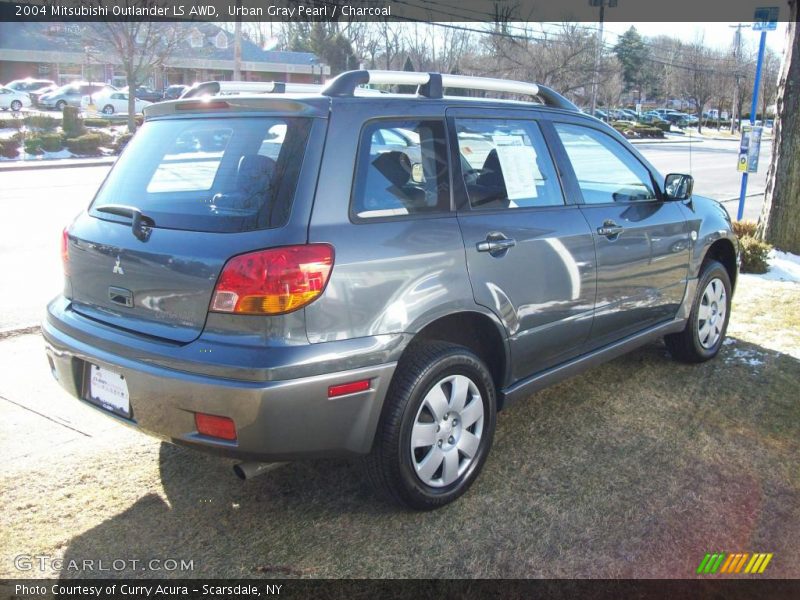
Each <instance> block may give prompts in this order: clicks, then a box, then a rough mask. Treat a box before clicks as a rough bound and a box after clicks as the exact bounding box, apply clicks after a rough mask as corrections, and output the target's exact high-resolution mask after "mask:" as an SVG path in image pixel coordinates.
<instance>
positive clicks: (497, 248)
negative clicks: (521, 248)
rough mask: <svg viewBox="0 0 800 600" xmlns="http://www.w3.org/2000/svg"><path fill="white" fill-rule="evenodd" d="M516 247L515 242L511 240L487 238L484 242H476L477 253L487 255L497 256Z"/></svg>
mask: <svg viewBox="0 0 800 600" xmlns="http://www.w3.org/2000/svg"><path fill="white" fill-rule="evenodd" d="M516 245H517V241H516V240H513V239H511V238H507V237H502V238H496V237H487V238H486V240H485V241H483V242H478V243H477V245H476V247H477V249H478V252H488V253H489V254H499V253H500V252H505V251H506V250H508V249H509V248H513V247H514V246H516Z"/></svg>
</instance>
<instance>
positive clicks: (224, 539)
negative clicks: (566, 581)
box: [65, 340, 800, 578]
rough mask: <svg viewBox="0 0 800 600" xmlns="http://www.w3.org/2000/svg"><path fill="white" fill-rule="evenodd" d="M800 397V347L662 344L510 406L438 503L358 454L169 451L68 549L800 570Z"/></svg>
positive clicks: (317, 559)
mask: <svg viewBox="0 0 800 600" xmlns="http://www.w3.org/2000/svg"><path fill="white" fill-rule="evenodd" d="M799 395H800V361H798V360H797V359H795V358H792V357H791V356H788V355H785V354H780V353H776V352H773V351H770V350H767V349H765V348H762V347H760V346H757V345H754V344H750V343H746V342H743V341H740V340H732V341H731V343H729V344H727V345H726V346H725V347H724V348H723V350H722V352H721V355H720V356H719V357H718V358H717V359H716V360H714V361H711V362H708V363H704V364H701V365H683V364H679V363H675V362H673V361H671V360H670V359H669V358H668V353H667V351H666V349H665V347H664V346H663V344H652V345H649V346H646V347H644V348H641V349H639V350H638V351H636V352H635V353H633V354H630V355H628V356H625V357H622V358H619V359H617V360H615V361H612V362H610V363H608V364H606V365H603V366H601V367H597V368H595V369H592V370H590V371H587V372H586V373H584V374H583V375H581V376H579V377H575V378H573V379H570V380H568V381H565V382H563V383H561V384H559V385H556V386H553V387H552V388H549V389H548V390H545V391H543V392H541V393H539V394H537V395H536V396H535V397H533V398H531V399H528V400H526V401H523V402H520V403H517V404H515V405H513V406H511V407H509V408H508V409H507V410H505V411H503V412H502V413H501V414H500V415H499V418H498V428H497V434H496V438H495V445H494V448H493V450H492V454H491V456H490V458H489V461H488V462H487V464H486V467H485V468H484V471H483V473H482V474H481V477H480V478H479V479H478V481H477V482H476V484H475V485H474V486H473V488H472V489H471V490H470V491H469V492H468V493H467V494H466V495H465V496H464V497H462V498H461V499H460V500H459V501H458V502H456V503H455V504H452V505H450V506H447V507H445V508H443V509H440V510H438V511H434V512H428V513H415V512H410V511H405V510H402V509H399V508H397V507H395V506H393V505H390V504H387V503H386V502H384V501H383V500H382V499H381V498H380V497H379V496H378V495H376V494H375V493H374V492H373V491H372V490H371V489H370V488H369V486H368V485H367V483H366V481H365V474H364V472H363V470H362V468H361V466H360V465H359V464H358V462H357V461H315V462H307V463H291V464H286V465H283V466H281V467H279V468H276V469H275V470H273V471H271V472H269V473H267V474H265V475H263V476H261V477H258V478H256V479H253V480H250V481H247V482H241V481H239V480H237V479H236V478H234V476H233V474H232V473H231V463H230V461H222V460H219V459H217V458H214V457H209V456H205V455H203V454H200V453H196V452H192V451H189V450H186V449H183V448H179V447H175V446H171V445H168V444H164V445H162V447H161V451H160V457H159V465H158V468H159V472H160V479H161V488H160V489H150V490H142V496H141V497H140V498H139V500H138V501H137V502H135V503H134V504H133V505H132V506H130V507H129V508H128V509H127V510H124V511H123V512H121V513H119V514H117V515H116V516H115V517H113V518H111V519H109V520H107V521H105V522H104V523H102V524H100V525H98V526H97V527H95V528H93V529H91V530H89V531H87V532H85V533H83V534H81V535H79V536H77V537H75V538H73V539H72V540H71V542H70V544H69V547H68V549H67V551H66V554H65V558H66V559H68V560H69V559H75V560H83V559H92V558H94V559H97V558H100V557H102V558H105V559H106V560H112V559H115V558H122V559H128V560H130V559H137V560H140V561H147V560H149V559H160V560H162V561H163V560H164V559H175V560H178V561H180V560H181V559H183V560H191V561H193V569H192V570H191V571H179V570H178V571H171V572H165V571H163V570H162V571H147V570H144V571H142V570H141V567H142V566H143V565H142V563H139V565H138V567H139V568H137V569H127V570H125V571H123V572H121V573H115V575H117V574H119V575H128V576H152V577H162V576H176V577H181V576H192V575H193V576H199V577H262V576H266V577H286V576H288V577H296V576H297V577H422V576H424V577H495V578H496V577H672V578H685V577H690V576H693V575H694V573H695V569H696V568H697V565H698V564H699V562H700V560H701V559H702V558H703V555H704V554H705V553H706V552H718V551H725V552H734V551H735V552H772V553H774V558H773V561H772V563H771V564H770V567H769V570H768V572H767V573H766V575H770V576H773V577H778V576H781V577H798V576H800V567H798V565H800V549H799V548H798V545H797V543H796V540H797V539H800V470H798V468H797V465H798V459H800V442H798V440H800V403H799V402H798V400H797V398H798V396H799ZM121 476H122V477H124V474H122V475H121ZM145 566H146V565H145ZM68 575H69V576H89V575H90V574H89V573H86V572H73V573H69V574H68Z"/></svg>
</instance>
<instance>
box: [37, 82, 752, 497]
mask: <svg viewBox="0 0 800 600" xmlns="http://www.w3.org/2000/svg"><path fill="white" fill-rule="evenodd" d="M364 84H402V85H416V86H418V87H417V93H416V94H415V95H408V94H388V93H381V92H378V91H377V90H374V89H372V90H367V89H364V88H363V85H364ZM237 86H238V87H237ZM305 87H308V86H305ZM448 87H449V88H460V89H474V90H481V91H484V92H486V91H488V92H490V93H491V94H493V95H498V94H499V93H502V92H508V93H512V94H515V95H516V97H518V98H520V97H522V98H525V97H528V96H530V97H536V98H538V99H539V100H540V102H533V101H520V100H516V101H511V100H499V99H494V98H466V97H450V96H445V95H443V93H442V90H443V88H448ZM237 92H238V93H237ZM242 92H244V93H242ZM62 254H63V263H64V271H65V285H64V292H63V294H62V295H60V296H58V297H57V298H56V299H54V300H53V301H52V302H51V303H50V305H49V307H48V314H47V318H46V321H45V323H44V325H43V334H44V338H45V340H46V347H47V354H48V357H49V361H50V366H51V368H52V371H53V374H54V375H55V377H56V378H57V379H58V381H59V382H60V384H61V385H62V386H63V387H64V388H65V389H66V390H68V391H69V392H70V393H71V394H73V395H74V396H76V397H77V398H79V399H81V400H82V401H84V402H86V403H89V404H91V405H93V406H95V407H97V408H98V409H100V410H102V411H105V412H106V413H107V414H109V415H113V416H114V417H116V418H117V419H119V420H121V421H123V422H125V423H127V424H129V425H132V426H135V427H137V428H141V429H142V430H143V431H146V432H149V433H151V434H154V435H156V436H160V437H162V438H164V439H166V440H170V441H172V442H174V443H178V444H183V445H186V446H191V447H195V448H198V449H203V450H208V451H213V452H216V453H219V454H221V455H225V456H228V457H233V458H238V459H241V460H242V461H244V462H243V463H242V464H239V465H237V469H238V472H239V474H240V476H247V474H248V473H252V472H253V471H254V470H255V469H256V468H257V466H256V465H258V464H260V463H263V462H269V461H283V460H291V459H300V458H304V457H319V456H348V455H367V457H366V462H367V464H368V469H367V470H368V472H369V473H370V475H371V478H372V479H374V480H375V482H376V483H377V484H379V486H381V487H382V488H384V489H385V490H386V491H388V492H389V494H390V495H391V496H392V497H393V498H394V499H396V500H397V501H399V502H401V503H404V504H406V505H408V506H411V507H414V508H417V509H427V508H435V507H438V506H441V505H443V504H446V503H447V502H450V501H452V500H454V499H455V498H457V497H458V496H460V495H461V494H462V493H464V492H465V490H466V489H467V488H468V487H469V485H470V484H471V483H472V482H473V481H474V480H475V478H476V477H477V475H478V472H479V471H480V469H481V467H482V466H483V464H484V462H485V461H486V457H487V454H488V452H489V448H490V446H491V444H492V437H493V434H494V429H495V420H496V419H495V417H496V413H497V411H498V410H500V409H502V408H503V407H504V406H507V405H508V404H509V403H510V402H512V401H513V400H516V399H520V398H524V397H526V396H529V395H530V394H531V393H532V392H533V391H535V390H537V389H540V388H541V387H543V386H545V385H548V384H550V383H552V382H554V381H557V380H559V379H561V378H563V377H566V376H569V375H571V374H574V373H577V372H579V371H581V370H583V369H586V368H587V367H590V366H593V365H597V364H598V363H600V362H601V361H606V360H608V359H611V358H613V357H615V356H618V355H620V354H622V353H624V352H627V351H629V350H631V349H633V348H636V347H637V346H640V345H642V344H645V343H648V342H651V341H653V340H655V339H657V338H661V337H663V338H664V339H665V340H666V344H667V347H668V348H669V350H670V352H671V353H672V355H673V356H675V357H676V358H678V359H680V360H684V361H689V362H699V361H704V360H708V359H710V358H712V357H714V356H715V355H716V354H717V352H718V351H719V349H720V347H721V345H722V342H723V338H724V336H725V329H726V326H727V323H728V317H729V314H730V304H731V294H732V291H733V286H734V283H735V281H736V276H737V264H738V242H737V240H736V237H735V236H734V235H733V233H732V232H731V226H730V220H729V218H728V216H727V213H726V212H725V210H724V209H723V208H722V207H721V206H720V205H719V204H718V203H716V202H714V201H711V200H708V199H706V198H700V197H697V196H693V195H692V179H691V177H690V176H688V175H680V174H672V175H668V176H667V177H666V179H665V180H664V181H663V183H662V179H661V176H660V175H659V174H658V172H657V171H656V170H655V169H654V168H653V167H652V166H651V165H650V164H649V163H648V162H647V161H646V160H645V159H644V158H643V157H642V156H641V155H640V154H639V153H638V152H637V151H636V150H635V149H634V148H633V147H632V146H631V145H630V144H629V143H628V142H627V141H626V140H625V139H624V138H623V137H622V136H620V135H619V134H618V133H616V132H614V131H613V130H612V129H611V128H609V127H608V126H607V125H605V124H603V123H601V122H600V121H598V120H597V119H594V118H592V117H589V116H587V115H584V114H581V113H580V112H579V111H578V110H577V109H576V107H575V106H574V105H573V104H572V103H570V102H569V101H568V100H566V99H565V98H563V97H562V96H560V95H559V94H557V93H555V92H553V91H552V90H550V89H548V88H546V87H543V86H537V85H536V84H531V83H521V82H514V81H502V80H495V79H483V78H476V77H466V76H453V75H443V74H442V75H440V74H437V73H409V72H390V71H352V72H347V73H344V74H342V75H340V76H339V77H337V78H335V79H333V80H332V81H331V82H329V84H328V85H327V86H326V87H324V88H321V87H320V88H318V89H305V88H303V89H300V91H299V92H297V91H296V90H292V89H291V85H289V84H273V83H267V84H263V83H262V84H247V83H241V84H224V83H223V84H220V83H218V82H208V83H205V84H201V85H199V86H198V87H196V88H194V89H192V90H190V91H189V92H187V94H185V96H184V97H183V98H181V99H179V100H175V101H171V102H164V103H160V104H155V105H153V106H150V107H148V108H147V109H146V122H145V124H144V126H143V127H142V129H141V130H140V131H139V132H138V133H137V134H136V136H135V137H134V138H133V140H132V141H131V143H130V144H129V146H128V148H127V149H126V150H125V151H124V153H123V154H122V156H121V157H120V158H119V160H118V162H117V164H116V165H115V166H114V167H113V169H112V170H111V172H110V174H109V176H108V178H107V179H106V181H105V182H104V183H103V185H102V187H101V188H100V190H99V191H98V193H97V195H96V197H95V198H94V201H93V202H92V203H91V205H90V206H89V208H88V209H87V210H86V211H85V212H83V213H82V214H80V215H79V216H78V217H77V218H76V219H75V221H74V222H73V223H72V224H71V225H70V226H69V227H68V228H67V229H66V230H65V231H64V234H63V246H62Z"/></svg>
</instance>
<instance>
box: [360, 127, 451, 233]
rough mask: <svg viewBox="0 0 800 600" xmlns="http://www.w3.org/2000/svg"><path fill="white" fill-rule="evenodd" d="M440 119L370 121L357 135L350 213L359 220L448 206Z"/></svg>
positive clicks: (447, 176) (427, 210) (444, 155)
mask: <svg viewBox="0 0 800 600" xmlns="http://www.w3.org/2000/svg"><path fill="white" fill-rule="evenodd" d="M449 181H450V179H449V174H448V169H447V145H446V139H445V129H444V121H441V120H418V121H417V120H415V121H401V120H397V121H374V122H372V123H369V124H367V126H366V127H365V128H364V130H363V131H362V134H361V144H360V146H359V157H358V165H357V166H356V177H355V184H354V186H353V197H352V207H351V211H352V214H353V215H354V216H355V217H357V218H359V219H369V218H385V217H401V216H406V215H413V214H419V213H437V212H446V211H449V210H450V189H449Z"/></svg>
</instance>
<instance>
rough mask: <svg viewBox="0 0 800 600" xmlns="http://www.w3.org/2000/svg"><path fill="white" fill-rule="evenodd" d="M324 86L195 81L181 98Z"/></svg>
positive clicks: (311, 89)
mask: <svg viewBox="0 0 800 600" xmlns="http://www.w3.org/2000/svg"><path fill="white" fill-rule="evenodd" d="M321 90H322V86H321V85H318V84H314V83H285V82H283V81H204V82H202V83H195V84H194V85H193V86H192V87H190V88H189V89H188V90H186V91H185V92H184V93H183V94H181V98H196V97H198V96H220V95H221V96H226V95H234V94H286V93H298V94H318V93H319V92H320V91H321Z"/></svg>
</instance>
